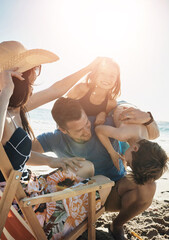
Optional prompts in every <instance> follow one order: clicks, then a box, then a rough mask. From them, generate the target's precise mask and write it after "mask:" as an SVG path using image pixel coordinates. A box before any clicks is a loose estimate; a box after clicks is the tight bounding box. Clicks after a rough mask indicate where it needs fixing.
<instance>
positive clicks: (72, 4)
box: [0, 0, 169, 121]
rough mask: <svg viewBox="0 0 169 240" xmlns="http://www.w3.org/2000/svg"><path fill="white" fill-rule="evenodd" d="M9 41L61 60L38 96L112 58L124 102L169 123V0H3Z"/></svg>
mask: <svg viewBox="0 0 169 240" xmlns="http://www.w3.org/2000/svg"><path fill="white" fill-rule="evenodd" d="M7 40H17V41H20V42H21V43H23V45H24V46H25V47H26V48H28V49H33V48H44V49H47V50H50V51H52V52H54V53H56V54H57V55H58V56H59V57H60V60H59V61H58V62H56V63H52V64H46V65H43V68H42V74H41V76H40V77H39V80H38V82H37V83H36V85H37V86H36V87H35V92H36V91H38V90H41V89H44V88H46V87H48V86H50V85H51V84H53V83H54V82H55V81H58V80H61V79H62V78H64V77H66V76H67V75H69V74H71V73H73V72H75V71H77V70H79V69H80V68H82V67H85V66H86V65H88V64H89V63H90V62H92V61H93V60H94V59H95V58H96V57H97V56H105V57H111V58H113V59H114V60H115V61H116V62H117V63H118V64H119V66H120V71H121V84H122V89H121V92H122V94H121V97H120V98H119V100H122V99H123V100H126V101H128V102H130V103H133V104H135V105H136V106H138V107H139V108H140V109H142V110H145V111H151V112H152V114H153V116H154V117H155V119H156V120H163V121H169V107H168V104H169V94H168V91H169V1H168V0H29V1H28V0H27V1H26V0H0V42H2V41H7ZM51 106H52V105H51V104H50V105H49V104H48V105H46V106H45V107H51Z"/></svg>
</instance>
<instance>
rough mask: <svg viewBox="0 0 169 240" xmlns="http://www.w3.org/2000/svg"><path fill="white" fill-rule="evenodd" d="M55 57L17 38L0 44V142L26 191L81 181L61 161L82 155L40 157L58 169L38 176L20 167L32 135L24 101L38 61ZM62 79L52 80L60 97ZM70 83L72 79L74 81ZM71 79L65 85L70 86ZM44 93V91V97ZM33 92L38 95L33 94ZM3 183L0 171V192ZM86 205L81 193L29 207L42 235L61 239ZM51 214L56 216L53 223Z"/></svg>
mask: <svg viewBox="0 0 169 240" xmlns="http://www.w3.org/2000/svg"><path fill="white" fill-rule="evenodd" d="M57 59H58V57H57V56H56V55H55V54H53V53H51V52H49V51H46V50H42V49H32V50H26V49H25V48H24V46H23V45H22V44H20V43H19V42H15V41H9V42H2V43H0V67H1V71H0V141H1V142H2V144H3V146H4V149H5V152H6V154H7V156H8V158H9V160H10V162H11V164H12V165H13V167H14V169H15V170H19V171H21V172H22V173H23V174H22V179H21V181H22V185H23V187H24V190H25V191H26V193H27V195H28V196H37V195H42V194H45V193H49V192H54V191H59V190H60V189H63V188H65V187H70V186H73V185H75V184H76V183H79V182H80V181H81V180H83V178H82V177H80V172H79V173H78V172H77V174H78V175H76V174H75V173H74V172H72V171H71V170H70V169H69V170H68V172H67V171H64V170H62V169H66V164H67V165H70V166H71V162H73V163H74V160H76V161H78V160H84V159H82V158H72V159H64V158H50V161H49V162H42V165H48V166H51V164H52V166H51V167H53V168H59V169H58V170H56V171H54V172H52V173H50V174H47V175H45V176H40V177H36V176H35V175H33V174H32V173H31V172H30V171H28V170H27V169H26V167H25V165H26V163H27V162H29V157H30V154H31V146H32V141H31V137H32V138H33V131H32V129H31V127H30V125H29V123H28V120H27V118H26V108H25V105H26V103H27V101H28V99H29V98H30V96H31V94H32V85H33V83H34V81H35V80H36V78H37V76H39V74H40V69H41V67H40V65H41V64H43V63H48V62H54V61H56V60H57ZM21 72H22V73H21ZM62 81H63V82H62ZM62 81H60V82H59V83H55V84H54V87H55V88H56V89H57V87H58V89H57V91H58V93H57V92H55V97H57V96H59V95H60V92H62V93H64V90H66V91H67V90H68V89H67V88H68V87H64V85H65V83H66V82H67V79H64V80H62ZM69 81H70V77H69ZM72 82H73V83H74V80H72ZM72 82H71V83H69V84H68V85H69V86H70V85H71V84H72ZM62 84H63V86H62ZM70 87H71V86H70ZM56 89H55V90H56ZM44 92H46V96H45V95H44ZM49 92H50V88H49V89H47V90H44V91H42V93H39V94H36V96H35V98H34V97H33V96H32V98H31V99H32V100H31V102H29V109H33V108H34V107H35V106H37V105H38V106H39V105H41V104H42V103H45V102H46V101H49V100H50V97H49V96H50V94H49ZM37 96H38V97H41V98H38V99H37ZM36 100H37V101H36ZM36 160H37V161H38V163H39V159H35V162H36ZM68 160H70V161H68ZM64 161H66V162H64ZM69 162H70V163H69ZM84 162H85V164H84V166H85V169H88V172H87V173H86V174H88V177H89V176H91V175H92V174H93V173H92V172H93V165H92V164H91V163H90V162H88V161H84ZM35 165H36V164H35ZM60 167H62V169H61V168H60ZM103 178H104V176H101V177H97V176H96V177H95V178H94V179H95V180H94V181H100V179H103ZM87 182H88V180H86V181H85V183H87ZM4 186H5V179H4V177H3V175H2V173H1V172H0V190H2V191H3V188H4ZM109 192H110V189H109V190H108V191H106V193H105V192H104V193H103V192H100V194H101V195H100V197H99V195H98V194H97V196H96V210H98V209H99V208H100V207H101V204H104V202H105V200H106V197H107V196H108V194H109ZM87 205H88V195H86V194H85V195H80V196H77V197H75V198H73V199H66V200H64V201H63V202H52V203H47V204H40V205H38V206H37V205H36V206H34V208H33V209H34V211H35V212H36V215H37V217H38V220H39V221H40V224H41V226H42V227H43V228H44V231H45V233H46V236H47V238H48V239H51V238H52V239H61V238H62V237H63V236H65V235H66V234H67V233H68V232H70V231H71V230H72V229H74V228H75V227H76V226H78V225H79V224H80V223H81V222H82V221H83V220H84V219H85V218H86V217H87ZM72 206H73V207H72ZM15 207H17V205H15ZM76 209H78V210H76ZM54 216H55V217H54ZM56 216H57V218H58V220H59V221H58V220H57V223H56V221H55V220H56Z"/></svg>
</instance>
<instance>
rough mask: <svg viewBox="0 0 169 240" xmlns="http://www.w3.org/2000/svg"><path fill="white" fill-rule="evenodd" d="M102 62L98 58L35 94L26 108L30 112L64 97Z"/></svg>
mask: <svg viewBox="0 0 169 240" xmlns="http://www.w3.org/2000/svg"><path fill="white" fill-rule="evenodd" d="M99 61H100V58H96V59H95V60H94V61H93V62H92V63H90V64H89V65H88V66H86V67H85V68H82V69H81V70H79V71H77V72H75V73H73V74H71V75H69V76H67V77H65V78H64V79H62V80H60V81H58V82H55V83H54V84H53V85H52V86H51V87H49V88H47V89H45V90H43V91H40V92H37V93H35V94H33V95H32V96H31V97H30V99H29V100H28V102H27V104H26V107H27V110H28V111H31V110H33V109H35V108H37V107H39V106H41V105H43V104H46V103H48V102H50V101H52V100H55V99H56V98H59V97H61V96H63V95H64V94H65V93H66V92H67V91H68V90H69V89H70V88H71V87H72V86H73V85H74V84H76V83H77V82H78V81H79V80H80V79H81V78H82V77H83V76H84V75H86V74H87V73H88V72H90V71H92V69H93V67H94V66H96V65H97V64H98V63H99Z"/></svg>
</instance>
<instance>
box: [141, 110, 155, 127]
mask: <svg viewBox="0 0 169 240" xmlns="http://www.w3.org/2000/svg"><path fill="white" fill-rule="evenodd" d="M147 113H149V115H150V118H151V119H150V120H149V121H148V122H145V123H143V125H144V126H147V125H149V124H150V123H152V122H153V121H154V118H153V116H152V114H151V112H147Z"/></svg>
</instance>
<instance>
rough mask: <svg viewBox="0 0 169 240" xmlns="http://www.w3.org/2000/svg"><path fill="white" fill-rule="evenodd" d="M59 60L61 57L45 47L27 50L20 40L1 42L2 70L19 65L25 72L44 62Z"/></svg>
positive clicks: (0, 69) (0, 62)
mask: <svg viewBox="0 0 169 240" xmlns="http://www.w3.org/2000/svg"><path fill="white" fill-rule="evenodd" d="M57 60H59V57H58V56H57V55H56V54H54V53H52V52H50V51H47V50H44V49H30V50H27V49H26V48H25V47H24V46H23V45H22V44H21V43H20V42H17V41H5V42H1V43H0V72H1V71H4V70H9V69H11V68H15V67H18V70H17V71H19V72H25V71H27V70H29V69H31V68H34V67H36V66H39V65H41V64H44V63H51V62H55V61H57Z"/></svg>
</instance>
